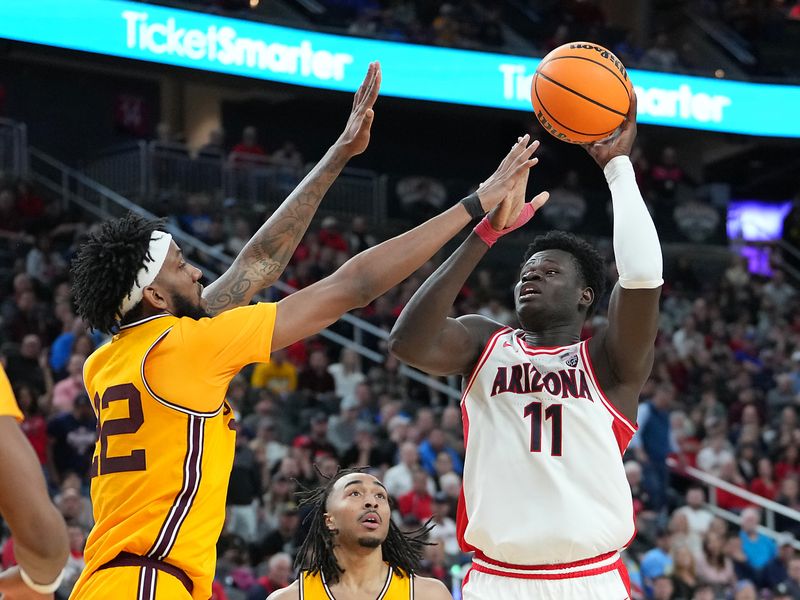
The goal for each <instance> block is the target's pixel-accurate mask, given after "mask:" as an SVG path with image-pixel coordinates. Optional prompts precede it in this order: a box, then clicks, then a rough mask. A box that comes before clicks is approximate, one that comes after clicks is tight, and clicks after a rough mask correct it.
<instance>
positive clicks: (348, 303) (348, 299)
mask: <svg viewBox="0 0 800 600" xmlns="http://www.w3.org/2000/svg"><path fill="white" fill-rule="evenodd" d="M527 142H528V137H527V136H525V137H524V138H522V141H520V142H518V143H517V144H515V145H514V146H513V147H512V149H511V151H510V152H509V153H508V155H507V156H506V158H505V159H504V160H503V162H502V163H501V165H500V167H498V169H497V171H495V173H494V174H493V175H492V176H491V177H490V178H489V179H487V180H486V182H485V183H484V184H483V185H482V187H481V190H480V195H479V202H476V204H478V208H477V210H480V211H482V212H485V211H487V210H491V209H493V208H494V207H495V206H497V205H498V204H499V203H500V202H501V201H502V200H503V199H504V198H505V197H506V196H507V195H508V194H509V192H510V191H511V189H512V188H513V186H514V181H515V177H516V176H517V175H518V174H520V173H522V172H524V171H527V170H528V169H530V168H531V167H532V166H533V165H534V164H535V159H534V160H531V159H530V157H531V155H532V154H533V152H534V150H535V149H536V147H535V146H534V145H531V146H528V145H527ZM470 200H474V199H473V198H466V199H465V200H464V201H462V203H460V204H458V205H456V206H453V207H452V208H449V209H448V210H446V211H445V212H443V213H442V214H440V215H438V216H436V217H434V218H432V219H430V220H429V221H426V222H425V223H423V224H422V225H419V226H418V227H415V228H414V229H412V230H411V231H408V232H406V233H404V234H402V235H399V236H397V237H395V238H392V239H390V240H387V241H385V242H383V243H382V244H379V245H377V246H375V247H373V248H370V249H368V250H365V251H364V252H361V253H360V254H357V255H356V256H354V257H353V258H351V259H350V260H349V261H347V262H346V263H345V264H344V265H342V266H341V267H340V268H339V269H338V270H337V271H336V272H335V273H333V274H332V275H330V276H329V277H326V278H325V279H323V280H322V281H319V282H317V283H315V284H314V285H311V286H309V287H307V288H304V289H302V290H300V291H299V292H296V293H294V294H292V295H291V296H288V297H287V298H284V299H283V300H281V301H280V302H279V303H278V313H277V318H276V321H275V330H274V334H273V340H272V348H273V350H274V349H278V348H283V347H285V346H288V345H289V344H291V343H293V342H295V341H297V340H300V339H302V338H304V337H307V336H309V335H311V334H313V333H316V332H318V331H320V330H321V329H323V328H324V327H327V326H328V325H330V324H331V323H333V322H335V321H336V320H338V319H339V318H340V317H341V316H342V315H343V314H344V313H346V312H348V311H350V310H353V309H354V308H358V307H361V306H365V305H367V304H369V303H370V302H371V301H372V300H374V299H375V298H377V297H378V296H380V295H382V294H384V293H385V292H386V291H388V290H389V289H390V288H392V287H394V286H395V285H397V284H398V283H400V282H401V281H403V280H404V279H405V278H406V277H408V276H409V275H411V274H412V273H413V272H414V271H416V270H417V269H418V268H419V267H421V266H422V265H423V264H424V263H425V262H426V261H427V260H429V259H430V258H431V256H433V255H434V254H435V253H436V252H437V251H438V250H439V249H440V248H441V247H442V246H443V245H444V244H445V243H447V242H448V241H449V240H450V239H452V237H453V236H454V235H456V233H458V232H459V231H461V229H462V228H463V227H464V226H465V225H467V224H468V223H469V222H470V220H471V217H470V213H469V212H468V211H467V208H466V207H465V203H466V206H474V204H471V203H470ZM504 214H505V213H504Z"/></svg>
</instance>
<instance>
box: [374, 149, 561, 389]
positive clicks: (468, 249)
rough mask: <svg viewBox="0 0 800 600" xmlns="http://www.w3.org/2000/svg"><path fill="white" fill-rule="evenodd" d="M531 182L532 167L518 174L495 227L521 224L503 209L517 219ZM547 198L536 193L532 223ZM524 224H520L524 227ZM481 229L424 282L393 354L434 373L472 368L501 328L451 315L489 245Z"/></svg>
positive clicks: (403, 319)
mask: <svg viewBox="0 0 800 600" xmlns="http://www.w3.org/2000/svg"><path fill="white" fill-rule="evenodd" d="M537 146H538V143H537V142H534V147H537ZM534 160H536V159H534ZM527 182H528V171H525V172H523V173H522V174H521V175H520V176H519V177H518V178H517V181H516V182H515V185H514V188H513V190H512V192H511V194H509V197H508V198H507V200H506V201H504V202H503V204H501V205H500V206H498V207H497V208H496V209H495V210H494V211H493V213H492V214H491V215H490V217H489V221H490V223H491V227H492V229H493V230H494V231H496V232H498V234H499V233H504V231H503V230H504V229H509V230H510V229H515V228H516V227H512V228H505V227H504V224H505V223H507V220H506V215H505V214H504V212H506V213H511V214H509V215H508V216H509V219H511V218H513V219H514V224H516V223H515V221H517V219H518V218H519V216H518V215H519V213H520V210H521V209H522V208H523V204H524V202H525V190H526V187H527ZM481 187H483V186H481ZM480 193H481V190H480V188H479V190H478V194H480ZM546 200H547V194H546V193H544V194H540V195H539V196H537V197H536V198H535V199H534V201H533V203H532V204H531V205H530V206H529V207H528V208H529V211H526V214H525V215H524V216H523V219H524V221H526V222H527V220H528V219H529V218H530V216H532V215H533V212H534V211H535V210H536V209H538V208H539V207H540V206H541V205H542V204H544V202H545V201H546ZM521 224H522V223H520V224H516V225H517V227H519V226H520V225H521ZM484 226H486V224H484ZM479 227H480V225H479ZM477 231H479V228H476V230H475V231H473V232H472V233H470V235H469V237H467V239H466V240H465V241H464V243H463V244H461V246H459V248H458V250H456V251H455V252H454V253H453V254H452V255H451V256H450V257H449V258H448V259H447V260H446V261H445V262H444V263H443V264H442V266H440V267H439V268H438V269H437V270H436V271H435V272H434V273H433V275H431V276H430V277H429V278H428V279H427V281H425V283H423V284H422V286H420V288H419V289H418V290H417V291H416V293H415V294H414V295H413V296H412V297H411V299H410V300H409V301H408V304H406V306H405V308H403V311H402V312H401V313H400V317H399V318H398V319H397V322H396V323H395V325H394V327H393V328H392V332H391V333H390V334H389V350H390V351H391V352H392V354H394V355H395V356H396V357H397V358H399V359H400V360H402V361H403V362H405V363H408V364H410V365H412V366H414V367H417V368H419V369H422V370H423V371H425V372H427V373H430V374H432V375H453V374H466V373H469V372H470V371H471V370H472V367H473V366H474V364H475V361H476V360H477V359H478V356H479V355H480V353H481V351H482V350H483V347H484V345H485V344H486V341H487V340H488V338H489V337H490V336H491V334H492V333H493V332H494V331H496V330H497V329H499V328H500V327H501V325H500V324H499V323H497V322H495V321H492V320H491V319H488V318H486V317H483V316H480V315H466V316H462V317H459V318H457V319H453V318H451V317H449V316H448V315H449V313H450V309H451V308H452V306H453V303H454V302H455V299H456V297H457V296H458V292H459V291H460V290H461V288H462V287H463V285H464V283H465V282H466V280H467V278H468V277H469V275H470V273H472V271H473V270H474V269H475V267H476V266H477V265H478V263H479V262H480V260H481V259H482V258H483V256H484V255H485V254H486V252H487V251H488V250H489V245H488V244H487V242H486V241H485V240H484V239H483V238H482V237H481V236H480V235H478V233H477Z"/></svg>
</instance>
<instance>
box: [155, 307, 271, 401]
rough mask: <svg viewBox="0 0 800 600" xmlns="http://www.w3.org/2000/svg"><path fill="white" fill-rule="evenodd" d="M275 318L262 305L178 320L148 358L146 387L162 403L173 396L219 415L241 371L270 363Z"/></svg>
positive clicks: (268, 308)
mask: <svg viewBox="0 0 800 600" xmlns="http://www.w3.org/2000/svg"><path fill="white" fill-rule="evenodd" d="M276 312H277V311H276V305H275V304H274V303H259V304H252V305H250V306H242V307H240V308H234V309H233V310H229V311H228V312H224V313H222V314H220V315H217V316H216V317H213V318H210V319H199V320H194V319H189V318H182V319H179V320H178V321H177V322H176V323H175V325H174V326H173V327H172V330H171V331H170V332H169V334H167V336H166V337H165V338H164V339H163V340H162V341H161V342H160V343H159V344H158V345H157V346H156V347H155V348H154V350H153V352H152V353H151V355H150V356H149V357H148V358H147V361H146V363H145V375H146V379H147V382H148V384H149V385H150V387H151V388H152V389H153V390H154V391H155V393H157V394H159V395H161V396H163V397H167V395H168V391H169V390H175V392H174V394H173V395H172V398H173V399H174V400H173V401H176V403H178V404H180V405H182V406H184V407H186V408H191V409H195V410H202V411H207V410H214V409H216V408H217V407H218V406H219V403H220V402H221V399H220V398H219V395H224V392H225V390H226V389H227V387H228V384H229V383H230V381H231V379H233V377H234V376H235V375H236V374H237V373H238V372H239V371H240V370H241V369H242V367H244V366H245V365H248V364H250V363H254V362H267V361H269V355H270V351H271V346H272V332H273V330H274V328H275V315H276ZM176 376H177V377H180V379H179V380H178V379H176ZM176 396H177V397H176Z"/></svg>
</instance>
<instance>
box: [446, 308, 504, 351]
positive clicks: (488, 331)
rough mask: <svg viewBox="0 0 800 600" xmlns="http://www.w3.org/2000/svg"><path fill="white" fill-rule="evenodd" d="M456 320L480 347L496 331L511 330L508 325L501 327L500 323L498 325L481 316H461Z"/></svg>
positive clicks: (492, 320)
mask: <svg viewBox="0 0 800 600" xmlns="http://www.w3.org/2000/svg"><path fill="white" fill-rule="evenodd" d="M457 320H458V322H459V323H461V325H463V326H464V327H465V328H466V329H467V331H469V333H470V335H472V337H473V339H475V340H477V341H479V342H480V343H481V345H482V346H485V345H486V344H487V343H488V342H489V340H490V339H491V337H492V336H493V335H494V334H495V333H497V332H498V331H501V330H504V329H507V330H508V331H511V330H512V328H511V327H509V326H508V325H503V324H502V323H498V322H497V321H495V320H494V319H490V318H489V317H484V316H483V315H476V314H470V315H463V316H461V317H458V319H457Z"/></svg>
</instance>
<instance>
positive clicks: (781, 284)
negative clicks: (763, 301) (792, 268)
mask: <svg viewBox="0 0 800 600" xmlns="http://www.w3.org/2000/svg"><path fill="white" fill-rule="evenodd" d="M763 293H764V296H765V297H766V298H768V299H769V300H771V301H772V303H773V304H774V305H775V306H778V307H783V311H786V310H788V308H789V307H790V306H791V303H792V300H794V298H795V296H796V295H797V290H795V289H794V286H792V285H791V284H790V283H788V282H787V281H786V275H784V273H783V271H782V270H781V269H774V270H773V271H772V279H770V281H768V282H767V284H766V285H765V286H764V289H763Z"/></svg>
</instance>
